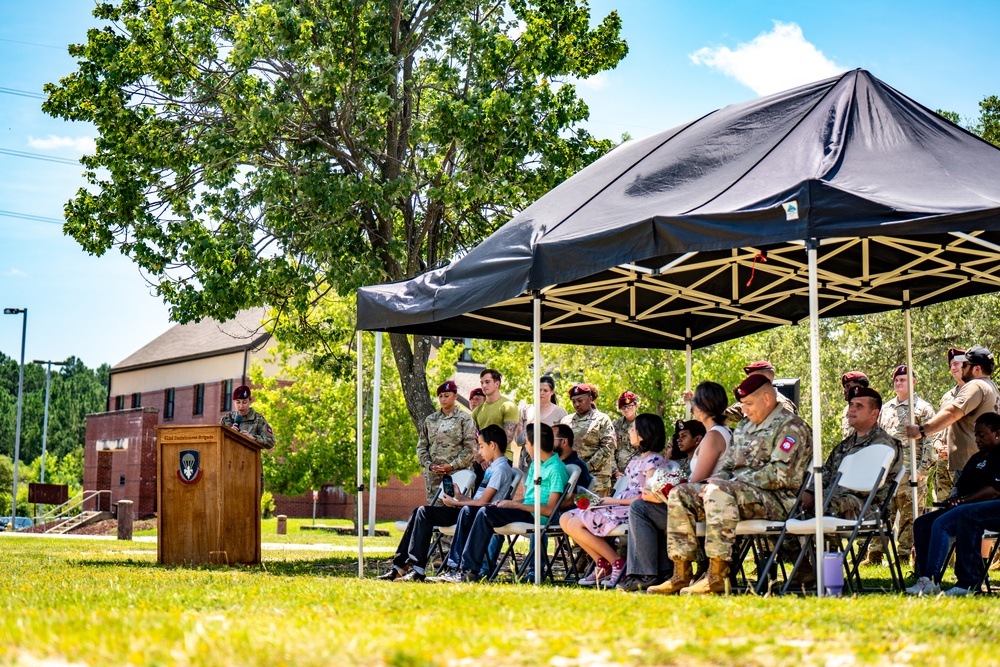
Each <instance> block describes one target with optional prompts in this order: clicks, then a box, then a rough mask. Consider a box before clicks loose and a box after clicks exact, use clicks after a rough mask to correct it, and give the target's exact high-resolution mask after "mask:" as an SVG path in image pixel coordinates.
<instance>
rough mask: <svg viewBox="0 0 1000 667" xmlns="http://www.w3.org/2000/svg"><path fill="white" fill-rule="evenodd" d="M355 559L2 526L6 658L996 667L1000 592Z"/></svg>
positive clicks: (0, 587)
mask: <svg viewBox="0 0 1000 667" xmlns="http://www.w3.org/2000/svg"><path fill="white" fill-rule="evenodd" d="M271 523H272V525H273V522H271ZM266 525H267V524H265V527H266ZM272 530H273V528H272ZM289 532H290V533H293V535H289V536H288V537H289V539H291V538H292V537H293V536H294V537H295V538H296V540H297V539H298V536H297V535H295V533H297V532H301V531H296V530H292V529H291V528H290V529H289ZM309 535H310V538H311V539H314V540H315V541H316V542H317V543H322V544H332V545H340V546H352V545H356V543H357V542H356V538H351V537H338V536H334V535H328V534H322V535H319V536H316V535H315V534H314V533H310V534H309ZM277 537H278V536H275V535H273V534H271V535H269V534H267V531H265V537H264V541H265V542H272V541H274V540H275V538H277ZM378 539H381V540H382V541H383V542H392V541H393V540H396V539H398V533H395V532H394V534H393V537H390V538H378ZM369 543H370V542H369V541H368V540H367V538H366V545H367V544H369ZM368 566H369V571H370V572H371V573H374V572H375V571H377V570H378V571H380V570H381V569H382V564H381V563H379V562H377V561H374V560H369V561H368ZM356 572H357V565H356V561H355V560H354V558H353V557H352V556H350V555H349V554H346V553H345V554H340V553H333V554H329V553H325V554H320V553H317V552H310V551H305V552H301V551H292V550H289V551H287V552H285V551H280V552H277V555H276V554H275V552H269V551H265V552H264V563H263V564H262V565H261V566H259V567H234V568H218V567H197V568H195V567H161V566H159V565H157V564H156V549H155V545H153V544H150V543H141V542H133V543H128V542H117V541H99V540H61V539H50V538H42V537H20V536H19V537H14V536H8V537H3V536H0V573H2V578H0V612H2V614H0V664H26V665H41V664H45V665H57V664H61V663H63V662H65V663H70V664H87V665H124V664H148V665H213V666H215V665H262V666H267V667H280V666H281V665H372V664H389V665H480V664H487V665H513V664H540V665H554V666H555V667H568V666H571V665H601V664H609V663H612V664H617V663H622V664H636V665H663V664H675V665H741V666H742V665H799V664H807V665H812V664H816V665H837V666H840V665H851V664H913V665H924V664H927V665H955V664H995V663H996V660H997V659H996V647H995V641H996V638H997V637H998V636H1000V627H998V626H1000V621H998V619H1000V615H998V614H997V600H996V599H995V598H993V597H975V598H971V599H970V598H966V599H955V600H952V599H946V598H932V599H923V598H921V599H915V598H904V597H900V596H892V595H868V596H864V597H859V598H844V599H823V600H815V599H799V598H794V597H787V598H756V597H752V596H745V595H734V596H729V597H716V598H697V599H690V598H687V599H685V598H679V597H675V598H661V597H654V596H645V595H625V594H622V593H619V592H615V591H608V592H604V591H587V590H580V589H579V588H576V587H555V586H544V587H542V588H540V589H538V588H535V587H533V586H526V585H509V584H495V585H471V584H466V585H456V586H446V585H437V586H435V585H432V584H393V583H382V582H377V581H372V580H370V579H369V580H358V579H357V578H356V576H354V575H356ZM46 661H48V662H46Z"/></svg>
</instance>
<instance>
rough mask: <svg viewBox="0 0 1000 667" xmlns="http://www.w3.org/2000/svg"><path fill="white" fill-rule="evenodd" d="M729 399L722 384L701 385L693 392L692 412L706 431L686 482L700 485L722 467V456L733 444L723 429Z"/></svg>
mask: <svg viewBox="0 0 1000 667" xmlns="http://www.w3.org/2000/svg"><path fill="white" fill-rule="evenodd" d="M728 398H729V396H728V395H727V394H726V390H725V389H724V388H723V387H722V385H721V384H718V383H717V382H702V383H700V384H699V385H698V386H697V387H695V390H694V398H693V399H691V412H692V413H693V415H694V418H695V419H696V420H698V421H699V422H701V424H702V426H704V428H705V437H703V438H702V439H701V443H699V444H698V446H697V448H696V449H695V450H694V452H693V453H691V454H688V456H689V458H690V459H691V474H690V476H689V477H688V481H689V482H703V481H705V480H706V479H708V478H709V477H712V476H714V475H716V474H717V473H718V472H719V470H720V469H721V468H722V457H723V455H724V454H725V453H726V448H727V447H729V443H730V442H732V441H733V432H732V431H730V430H729V427H728V426H726V425H725V424H726V416H725V412H726V408H728V407H729V401H728Z"/></svg>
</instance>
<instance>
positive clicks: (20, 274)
mask: <svg viewBox="0 0 1000 667" xmlns="http://www.w3.org/2000/svg"><path fill="white" fill-rule="evenodd" d="M0 276H7V277H10V278H27V277H28V274H27V273H25V272H24V271H22V270H21V269H18V268H16V267H12V268H11V269H10V270H8V271H4V272H3V273H0Z"/></svg>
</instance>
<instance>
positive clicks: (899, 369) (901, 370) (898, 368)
mask: <svg viewBox="0 0 1000 667" xmlns="http://www.w3.org/2000/svg"><path fill="white" fill-rule="evenodd" d="M900 375H906V364H900V365H899V366H896V370H894V371H893V372H892V379H893V380H895V379H896V378H898V377H899V376H900ZM913 377H917V374H916V373H914V374H913Z"/></svg>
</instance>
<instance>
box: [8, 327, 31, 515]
mask: <svg viewBox="0 0 1000 667" xmlns="http://www.w3.org/2000/svg"><path fill="white" fill-rule="evenodd" d="M3 314H4V315H24V319H23V320H22V322H21V367H20V370H19V371H18V376H17V425H16V426H15V427H14V491H13V493H11V495H10V527H11V530H13V529H14V527H15V526H16V525H17V463H18V461H19V460H20V458H21V406H22V405H23V403H24V343H25V340H26V339H27V336H28V309H27V308H4V309H3Z"/></svg>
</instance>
